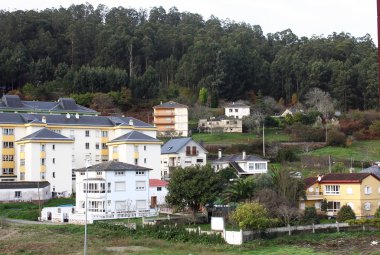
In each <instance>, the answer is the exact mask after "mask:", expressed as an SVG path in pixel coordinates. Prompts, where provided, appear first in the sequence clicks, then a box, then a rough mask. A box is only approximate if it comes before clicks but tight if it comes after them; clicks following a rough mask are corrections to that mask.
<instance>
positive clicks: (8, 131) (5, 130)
mask: <svg viewBox="0 0 380 255" xmlns="http://www.w3.org/2000/svg"><path fill="white" fill-rule="evenodd" d="M13 134H14V129H13V128H3V135H13Z"/></svg>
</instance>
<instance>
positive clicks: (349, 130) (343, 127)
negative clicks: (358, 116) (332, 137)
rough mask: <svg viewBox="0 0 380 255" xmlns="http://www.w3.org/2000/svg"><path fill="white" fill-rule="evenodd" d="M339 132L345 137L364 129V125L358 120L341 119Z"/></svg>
mask: <svg viewBox="0 0 380 255" xmlns="http://www.w3.org/2000/svg"><path fill="white" fill-rule="evenodd" d="M339 126H340V131H341V132H343V133H345V134H346V135H352V134H353V133H354V132H357V131H359V130H361V129H363V128H364V124H363V123H362V122H361V121H359V120H351V119H343V120H340V121H339Z"/></svg>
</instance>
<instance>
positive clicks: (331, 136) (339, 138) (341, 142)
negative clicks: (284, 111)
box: [327, 129, 346, 147]
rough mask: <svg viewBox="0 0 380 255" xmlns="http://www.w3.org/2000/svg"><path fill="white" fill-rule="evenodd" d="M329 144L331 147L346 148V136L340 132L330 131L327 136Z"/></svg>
mask: <svg viewBox="0 0 380 255" xmlns="http://www.w3.org/2000/svg"><path fill="white" fill-rule="evenodd" d="M327 144H328V145H330V146H341V147H344V146H346V136H345V135H344V133H343V132H340V131H338V130H335V129H333V130H330V131H329V132H328V135H327Z"/></svg>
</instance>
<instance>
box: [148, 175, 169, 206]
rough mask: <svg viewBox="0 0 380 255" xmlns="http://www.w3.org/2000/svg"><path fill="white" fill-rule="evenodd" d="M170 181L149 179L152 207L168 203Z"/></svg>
mask: <svg viewBox="0 0 380 255" xmlns="http://www.w3.org/2000/svg"><path fill="white" fill-rule="evenodd" d="M168 184H169V183H168V182H167V181H163V180H159V179H149V196H150V208H156V207H157V206H160V205H164V204H166V201H165V197H166V195H167V194H168V189H167V186H168Z"/></svg>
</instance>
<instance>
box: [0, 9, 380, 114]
mask: <svg viewBox="0 0 380 255" xmlns="http://www.w3.org/2000/svg"><path fill="white" fill-rule="evenodd" d="M363 31H365V29H363ZM363 33H364V32H363ZM0 34H1V36H0V84H1V85H0V86H1V87H0V88H1V89H2V90H3V93H8V92H10V93H18V94H20V95H21V96H22V97H23V98H25V99H29V100H55V99H57V98H58V97H59V96H73V97H74V98H76V99H77V101H78V102H79V103H82V104H84V105H89V104H90V103H91V100H92V98H93V97H94V95H95V94H98V95H111V96H112V99H113V101H114V103H116V104H117V105H118V106H119V107H121V108H124V109H128V108H129V107H131V106H132V105H139V104H141V105H144V104H145V105H150V106H151V105H152V104H154V103H157V102H159V101H164V100H177V101H179V102H181V103H185V104H194V103H195V102H196V101H197V99H198V95H199V91H200V90H201V89H202V88H205V89H207V91H208V93H209V95H210V97H211V99H212V100H211V101H212V102H214V103H213V105H214V106H216V105H217V102H218V101H219V100H221V99H223V100H238V99H243V100H250V101H254V100H255V97H256V96H257V95H259V94H260V95H263V96H270V97H273V98H274V99H275V100H276V101H277V102H281V103H282V104H284V105H289V104H291V103H292V101H293V103H294V101H295V100H294V99H295V98H298V99H302V98H304V97H305V95H306V93H307V92H308V91H309V90H310V89H312V88H319V89H320V90H322V91H324V92H327V93H329V94H330V95H331V96H332V98H333V99H335V102H336V108H337V109H339V110H341V111H346V110H349V109H360V110H366V109H374V108H376V107H377V94H378V93H377V79H378V78H377V48H376V46H375V44H374V42H373V40H372V38H371V37H370V36H369V35H368V34H367V35H364V36H363V37H360V38H355V37H353V36H351V35H350V34H349V33H344V32H341V33H333V34H331V35H328V36H323V35H321V36H318V35H317V36H313V37H311V38H307V37H298V36H297V35H295V34H294V33H293V32H292V31H291V30H290V29H287V30H284V31H279V32H274V33H269V34H266V35H265V34H264V33H263V31H262V29H261V27H260V26H259V25H251V24H247V23H236V22H234V21H231V20H220V19H218V18H217V17H214V16H211V17H210V18H209V19H207V20H205V19H204V18H203V17H202V16H200V15H199V14H196V13H189V12H179V11H178V10H177V8H175V7H172V8H170V9H169V10H165V9H164V8H162V7H153V8H151V9H150V10H146V9H139V10H136V9H127V8H123V7H117V8H108V7H107V6H105V5H99V6H97V7H96V8H95V7H93V6H92V5H90V4H85V5H72V6H70V7H69V8H67V9H66V8H59V9H54V8H53V9H45V10H40V11H35V10H29V11H6V10H2V11H0ZM101 93H103V94H101ZM105 93H108V94H105ZM110 93H111V94H110ZM98 100H99V102H100V104H101V103H104V102H105V101H104V100H105V99H104V98H102V97H101V96H100V98H98Z"/></svg>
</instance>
